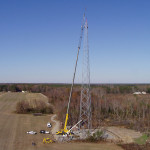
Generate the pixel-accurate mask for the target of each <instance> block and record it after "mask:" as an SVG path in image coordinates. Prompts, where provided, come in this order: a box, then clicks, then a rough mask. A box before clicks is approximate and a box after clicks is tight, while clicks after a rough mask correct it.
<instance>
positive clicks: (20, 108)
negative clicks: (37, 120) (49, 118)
mask: <svg viewBox="0 0 150 150" xmlns="http://www.w3.org/2000/svg"><path fill="white" fill-rule="evenodd" d="M16 113H21V114H25V113H44V114H53V108H52V106H50V105H46V104H45V103H44V102H43V101H41V102H40V103H39V104H37V105H36V107H34V108H33V107H31V106H30V105H29V102H28V101H25V100H23V101H19V102H18V103H17V105H16Z"/></svg>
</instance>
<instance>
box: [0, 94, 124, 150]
mask: <svg viewBox="0 0 150 150" xmlns="http://www.w3.org/2000/svg"><path fill="white" fill-rule="evenodd" d="M34 99H39V100H43V101H47V97H45V96H44V95H42V94H40V93H34V94H33V93H11V92H8V93H0V150H48V149H52V150H70V149H73V150H76V149H78V150H85V149H88V150H122V148H120V147H118V146H116V145H115V144H112V143H104V144H90V143H79V144H78V143H69V144H55V143H54V144H49V145H46V144H43V142H42V141H43V138H44V137H45V138H47V137H50V138H52V135H51V134H50V135H43V134H39V133H38V134H37V135H29V134H27V133H26V132H27V131H30V130H34V131H36V132H39V131H40V130H41V129H44V130H47V127H46V123H47V122H48V121H50V118H51V115H45V116H33V115H32V114H16V113H15V112H14V111H15V107H16V103H17V102H18V101H21V100H29V101H31V103H32V100H34ZM32 142H35V143H36V144H37V145H36V146H32Z"/></svg>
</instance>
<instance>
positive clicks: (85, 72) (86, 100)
mask: <svg viewBox="0 0 150 150" xmlns="http://www.w3.org/2000/svg"><path fill="white" fill-rule="evenodd" d="M83 38H84V39H83V60H82V63H83V65H82V86H81V98H80V117H79V120H83V121H82V123H80V124H79V128H87V129H90V128H91V127H92V122H91V118H92V114H91V92H90V64H89V45H88V23H87V19H86V21H85V24H84V35H83Z"/></svg>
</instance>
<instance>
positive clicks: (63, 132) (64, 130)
mask: <svg viewBox="0 0 150 150" xmlns="http://www.w3.org/2000/svg"><path fill="white" fill-rule="evenodd" d="M84 23H85V14H84V15H83V21H82V26H81V34H80V39H79V44H78V52H77V58H76V63H75V70H74V75H73V81H72V85H71V89H70V95H69V101H68V107H67V113H66V119H65V125H64V129H62V130H61V131H57V132H56V134H57V135H66V134H69V135H70V134H71V132H70V130H68V129H67V123H68V113H69V106H70V101H71V97H72V91H73V86H74V80H75V75H76V69H77V63H78V56H79V51H80V47H81V41H82V35H83V29H84Z"/></svg>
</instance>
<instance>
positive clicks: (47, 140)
mask: <svg viewBox="0 0 150 150" xmlns="http://www.w3.org/2000/svg"><path fill="white" fill-rule="evenodd" d="M43 143H46V144H50V143H53V141H52V140H51V139H50V138H44V139H43Z"/></svg>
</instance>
